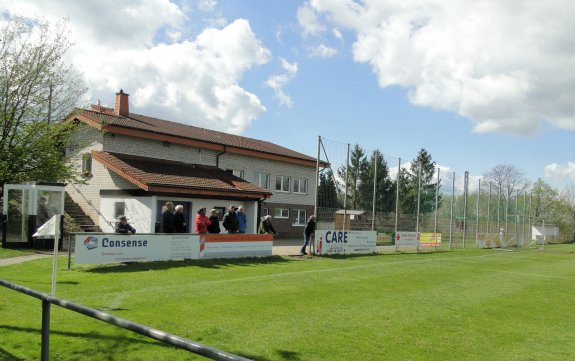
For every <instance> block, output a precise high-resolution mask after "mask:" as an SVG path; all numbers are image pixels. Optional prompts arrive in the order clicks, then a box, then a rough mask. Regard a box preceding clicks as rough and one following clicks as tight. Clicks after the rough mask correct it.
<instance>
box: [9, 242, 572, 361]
mask: <svg viewBox="0 0 575 361" xmlns="http://www.w3.org/2000/svg"><path fill="white" fill-rule="evenodd" d="M574 252H575V245H559V246H546V247H545V250H533V249H521V250H520V251H519V252H508V251H495V250H460V251H451V252H438V253H425V254H396V255H387V254H386V255H371V256H356V257H338V258H318V257H315V258H311V259H295V258H288V257H286V258H283V257H271V258H265V259H245V260H222V261H217V260H211V261H195V262H163V263H160V262H152V263H141V264H128V265H107V266H95V265H90V266H79V265H73V267H72V270H71V271H68V270H67V269H66V258H65V257H61V258H60V259H59V270H58V284H57V296H58V297H60V298H64V299H68V300H70V301H73V302H76V303H80V304H83V305H85V306H88V307H93V308H96V309H99V310H102V311H104V312H108V313H111V314H113V315H115V316H118V317H122V318H126V319H128V320H131V321H134V322H138V323H141V324H146V325H149V326H151V327H154V328H157V329H160V330H163V331H166V332H170V333H173V334H176V335H179V336H181V337H185V338H188V339H191V340H195V341H198V342H201V343H203V344H206V345H208V346H212V347H215V348H219V349H222V350H225V351H228V352H231V353H235V354H238V355H241V356H243V357H247V358H251V359H254V360H573V359H575V346H574V344H575V341H574V340H573V337H574V335H575V310H574V308H575V304H574V302H575V297H574V296H575V253H574ZM51 262H52V261H51V259H43V260H37V261H31V262H27V263H22V264H18V265H12V266H6V267H0V278H1V279H4V280H7V281H10V282H14V283H16V284H19V285H23V286H26V287H30V288H33V289H36V290H39V291H41V292H47V293H48V292H49V290H50V284H51V279H50V276H51ZM40 305H41V303H40V301H39V300H37V299H34V298H31V297H29V296H26V295H23V294H21V293H17V292H15V291H12V290H9V289H7V288H4V287H0V360H37V359H39V355H40V324H41V307H40ZM50 341H51V344H50V350H51V352H50V355H51V359H53V360H154V361H157V360H195V359H202V358H201V357H199V356H195V355H193V354H191V353H189V352H187V351H183V350H176V349H174V348H172V347H170V346H166V345H163V344H161V343H159V342H157V341H154V340H151V339H147V338H145V337H142V336H139V335H136V334H133V333H131V332H130V331H126V330H123V329H120V328H117V327H115V326H112V325H108V324H106V323H103V322H101V321H98V320H94V319H90V318H88V317H85V316H82V315H79V314H76V313H73V312H71V311H68V310H65V309H62V308H60V307H57V306H52V334H51V339H50Z"/></svg>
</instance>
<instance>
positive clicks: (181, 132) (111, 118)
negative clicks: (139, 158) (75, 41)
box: [72, 105, 316, 166]
mask: <svg viewBox="0 0 575 361" xmlns="http://www.w3.org/2000/svg"><path fill="white" fill-rule="evenodd" d="M92 108H93V109H92V110H87V109H82V110H80V111H79V112H77V113H76V114H74V115H73V116H72V117H74V118H79V119H80V120H84V121H87V122H90V123H92V124H97V125H99V126H100V127H101V128H104V129H106V130H107V131H110V132H112V133H114V132H115V131H118V130H119V129H118V128H123V129H124V130H134V131H138V132H146V133H150V134H156V135H165V136H170V137H177V138H180V139H183V140H192V141H201V142H204V143H206V142H207V143H210V144H213V145H217V146H222V147H235V148H239V149H240V150H242V149H243V150H246V151H249V152H256V153H263V154H269V155H272V156H276V157H277V156H279V157H283V158H285V157H287V158H292V159H295V160H298V161H299V162H300V164H307V165H309V166H313V165H314V164H315V162H316V159H315V158H313V157H310V156H307V155H305V154H302V153H299V152H296V151H293V150H291V149H288V148H285V147H282V146H279V145H277V144H274V143H270V142H266V141H263V140H258V139H253V138H247V137H242V136H239V135H233V134H228V133H223V132H218V131H215V130H210V129H205V128H200V127H195V126H191V125H186V124H181V123H175V122H171V121H167V120H162V119H157V118H152V117H148V116H144V115H140V114H135V113H130V117H122V116H119V115H117V114H115V113H114V110H113V109H111V108H105V107H101V106H95V105H94V106H92ZM140 134H141V133H140ZM252 155H254V154H253V153H252Z"/></svg>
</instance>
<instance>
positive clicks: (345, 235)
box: [314, 230, 377, 255]
mask: <svg viewBox="0 0 575 361" xmlns="http://www.w3.org/2000/svg"><path fill="white" fill-rule="evenodd" d="M376 240H377V232H375V231H337V230H316V231H315V239H314V246H315V253H316V254H325V255H333V254H358V253H374V252H375V251H376Z"/></svg>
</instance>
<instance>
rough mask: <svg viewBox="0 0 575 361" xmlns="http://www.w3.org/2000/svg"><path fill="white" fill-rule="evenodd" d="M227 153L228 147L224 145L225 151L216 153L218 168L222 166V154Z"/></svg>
mask: <svg viewBox="0 0 575 361" xmlns="http://www.w3.org/2000/svg"><path fill="white" fill-rule="evenodd" d="M226 153H227V148H226V146H225V145H224V151H223V152H221V153H218V155H216V167H218V168H219V167H220V155H224V154H226Z"/></svg>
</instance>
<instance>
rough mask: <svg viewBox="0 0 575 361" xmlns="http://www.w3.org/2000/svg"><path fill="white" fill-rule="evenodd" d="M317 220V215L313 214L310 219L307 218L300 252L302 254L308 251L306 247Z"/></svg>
mask: <svg viewBox="0 0 575 361" xmlns="http://www.w3.org/2000/svg"><path fill="white" fill-rule="evenodd" d="M315 220H316V218H315V216H314V215H311V216H309V219H308V220H307V224H306V225H305V229H304V231H303V246H301V250H300V254H301V255H302V256H303V255H306V254H307V252H306V251H305V248H306V247H307V245H308V243H309V240H310V238H311V236H312V235H313V234H314V232H315Z"/></svg>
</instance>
